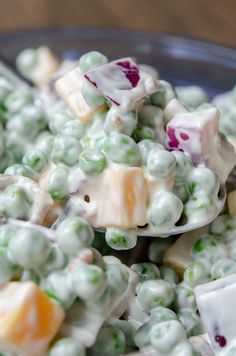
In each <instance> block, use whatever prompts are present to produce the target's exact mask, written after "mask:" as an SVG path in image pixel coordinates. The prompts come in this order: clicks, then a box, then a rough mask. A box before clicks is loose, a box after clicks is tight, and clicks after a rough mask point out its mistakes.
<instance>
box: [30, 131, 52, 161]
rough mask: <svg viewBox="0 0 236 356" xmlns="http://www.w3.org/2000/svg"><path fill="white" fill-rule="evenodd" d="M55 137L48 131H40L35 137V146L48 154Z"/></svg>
mask: <svg viewBox="0 0 236 356" xmlns="http://www.w3.org/2000/svg"><path fill="white" fill-rule="evenodd" d="M54 140H55V137H54V136H53V135H51V134H50V133H49V131H42V132H41V133H40V134H39V136H38V137H37V140H36V144H35V148H37V149H39V150H40V151H42V152H44V153H45V154H46V155H47V156H49V155H50V154H51V152H52V148H53V145H54Z"/></svg>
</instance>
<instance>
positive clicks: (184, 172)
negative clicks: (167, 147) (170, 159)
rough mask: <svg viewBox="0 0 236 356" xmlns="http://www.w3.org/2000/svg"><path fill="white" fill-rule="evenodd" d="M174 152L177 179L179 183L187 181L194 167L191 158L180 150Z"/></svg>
mask: <svg viewBox="0 0 236 356" xmlns="http://www.w3.org/2000/svg"><path fill="white" fill-rule="evenodd" d="M172 154H173V155H174V156H175V160H176V164H175V172H174V176H175V181H176V182H178V183H183V182H185V181H186V179H187V177H188V175H189V173H190V172H191V170H192V168H193V164H192V161H191V159H190V158H189V157H188V156H187V155H186V154H184V153H183V152H180V151H172Z"/></svg>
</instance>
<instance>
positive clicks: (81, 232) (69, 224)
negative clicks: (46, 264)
mask: <svg viewBox="0 0 236 356" xmlns="http://www.w3.org/2000/svg"><path fill="white" fill-rule="evenodd" d="M56 236H57V242H58V245H59V247H60V248H61V249H62V251H63V252H64V253H65V254H66V255H68V256H75V255H77V253H78V252H79V251H80V250H81V249H82V248H84V247H89V246H91V244H92V242H93V239H94V233H93V230H92V228H91V226H90V225H89V224H88V223H87V221H86V220H84V219H82V218H79V217H71V218H66V219H65V220H64V221H63V222H62V223H61V224H60V225H59V227H58V229H57V231H56Z"/></svg>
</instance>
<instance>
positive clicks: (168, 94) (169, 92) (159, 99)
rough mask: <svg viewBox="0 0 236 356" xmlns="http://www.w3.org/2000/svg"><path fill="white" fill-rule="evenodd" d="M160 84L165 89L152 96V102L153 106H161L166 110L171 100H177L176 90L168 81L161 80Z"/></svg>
mask: <svg viewBox="0 0 236 356" xmlns="http://www.w3.org/2000/svg"><path fill="white" fill-rule="evenodd" d="M159 82H160V84H161V85H162V87H163V88H162V90H160V91H158V92H156V93H154V94H152V95H151V101H152V103H153V105H156V106H160V107H161V108H163V109H164V108H165V107H166V105H167V104H168V103H169V101H171V99H174V98H176V91H175V88H174V87H173V86H172V85H171V84H170V83H168V82H167V81H165V80H160V81H159Z"/></svg>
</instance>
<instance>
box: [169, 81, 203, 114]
mask: <svg viewBox="0 0 236 356" xmlns="http://www.w3.org/2000/svg"><path fill="white" fill-rule="evenodd" d="M176 92H177V96H178V99H179V101H180V102H181V104H183V105H184V106H185V107H186V108H188V109H190V110H191V109H192V110H193V109H196V108H197V107H198V106H199V105H201V104H203V103H204V102H206V101H208V98H207V94H206V92H205V91H204V90H203V89H202V88H200V87H199V86H197V85H188V86H186V87H177V88H176Z"/></svg>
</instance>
